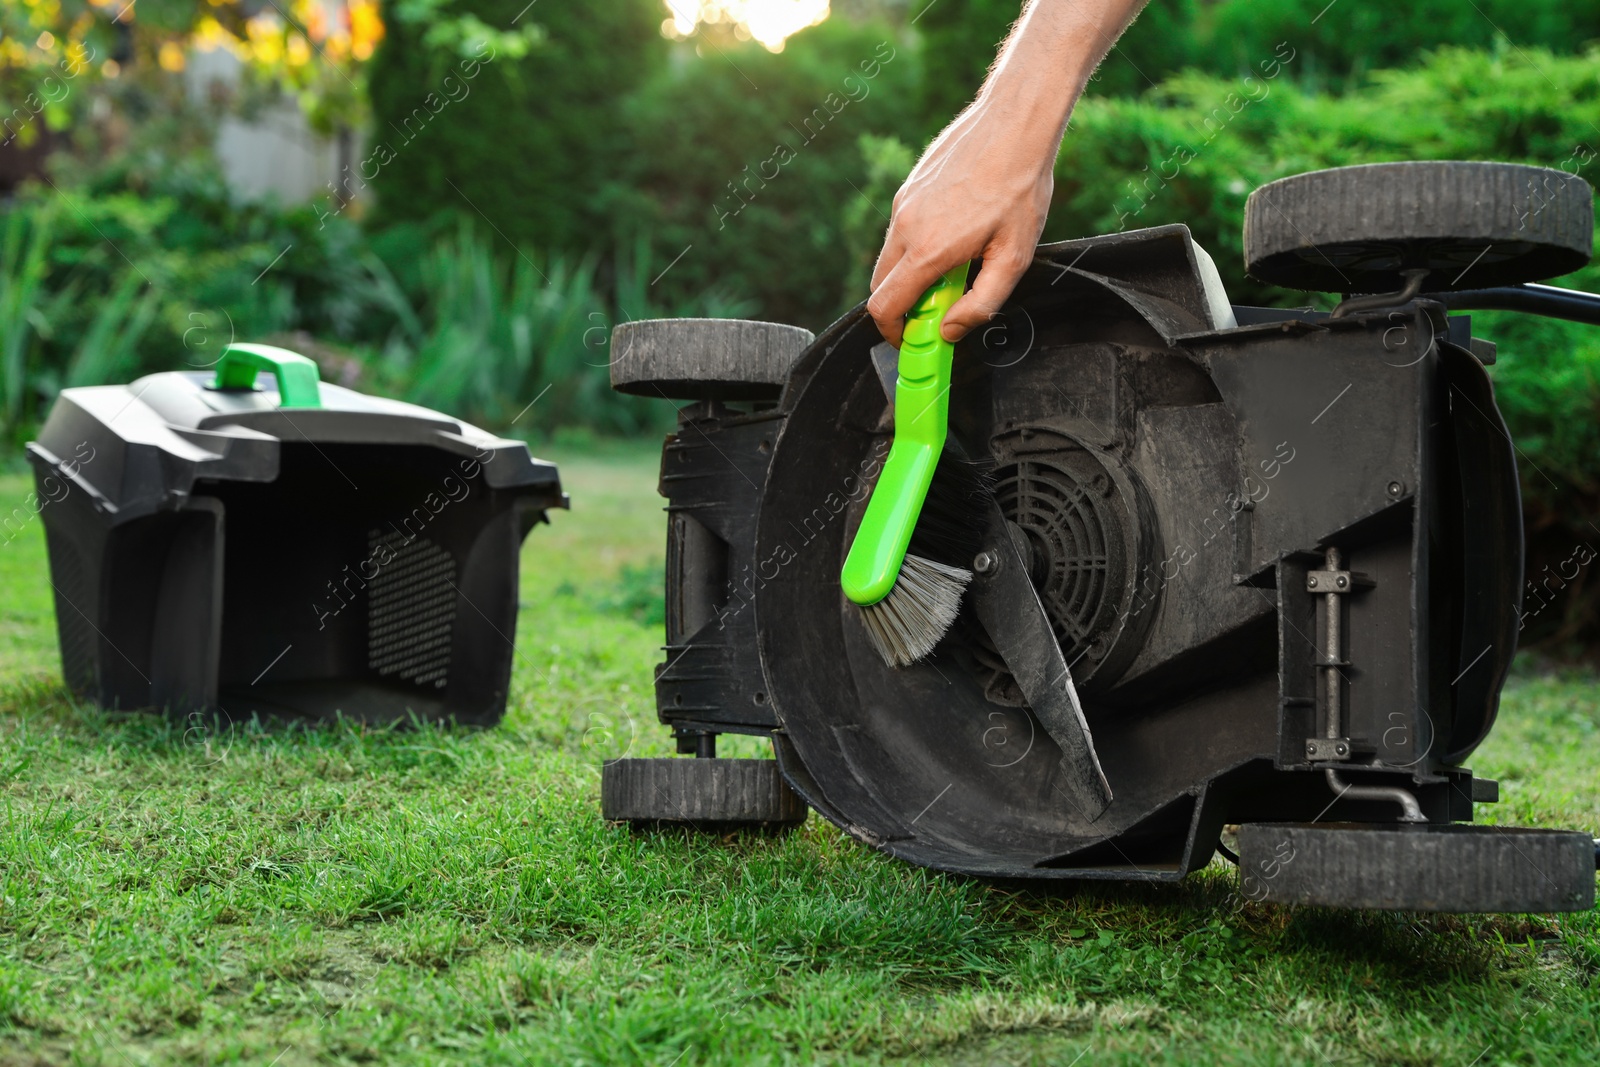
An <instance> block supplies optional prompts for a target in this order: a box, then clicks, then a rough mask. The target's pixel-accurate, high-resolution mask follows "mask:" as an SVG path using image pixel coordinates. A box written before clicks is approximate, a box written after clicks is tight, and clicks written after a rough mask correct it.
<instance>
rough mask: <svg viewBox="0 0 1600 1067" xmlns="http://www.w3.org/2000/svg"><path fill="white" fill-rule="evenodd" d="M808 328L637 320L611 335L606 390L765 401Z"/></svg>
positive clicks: (772, 396) (779, 384) (807, 337)
mask: <svg viewBox="0 0 1600 1067" xmlns="http://www.w3.org/2000/svg"><path fill="white" fill-rule="evenodd" d="M812 339H813V338H812V333H811V331H810V330H804V329H801V328H800V327H798V326H785V325H782V324H780V323H776V322H756V321H754V320H751V319H643V320H641V321H639V322H625V323H623V324H622V325H620V326H618V327H617V328H616V329H615V330H613V331H612V332H611V388H613V389H615V390H617V391H618V392H620V393H634V394H636V395H638V396H654V397H665V398H667V399H671V400H755V401H772V400H776V399H777V398H778V395H779V394H780V393H781V392H782V391H783V383H784V382H785V381H787V380H788V377H789V368H790V367H792V366H793V365H794V361H795V359H796V358H797V357H799V355H800V353H801V352H804V351H805V350H806V347H807V346H808V345H810V344H811V341H812Z"/></svg>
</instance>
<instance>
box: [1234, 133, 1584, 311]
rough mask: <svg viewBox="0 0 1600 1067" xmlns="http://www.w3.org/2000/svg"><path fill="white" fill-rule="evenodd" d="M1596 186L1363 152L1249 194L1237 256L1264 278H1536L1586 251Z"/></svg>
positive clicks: (1366, 281)
mask: <svg viewBox="0 0 1600 1067" xmlns="http://www.w3.org/2000/svg"><path fill="white" fill-rule="evenodd" d="M1593 240H1594V193H1593V190H1592V189H1591V188H1590V187H1589V183H1588V182H1586V181H1584V180H1583V179H1582V178H1579V177H1576V176H1575V175H1572V174H1568V173H1567V172H1566V171H1564V170H1555V169H1552V168H1549V167H1530V166H1525V165H1523V164H1520V163H1468V162H1449V161H1446V162H1426V163H1372V164H1367V165H1364V166H1358V167H1336V168H1334V169H1332V170H1318V171H1312V172H1310V173H1307V174H1297V175H1294V176H1293V177H1289V178H1281V179H1279V180H1278V181H1275V182H1271V183H1269V184H1267V185H1263V186H1262V187H1261V188H1259V189H1257V190H1256V191H1255V192H1253V193H1251V194H1250V199H1249V200H1248V201H1247V202H1246V203H1245V213H1244V258H1245V267H1246V269H1247V270H1248V271H1249V272H1250V274H1251V276H1253V277H1255V278H1257V279H1259V280H1261V281H1263V282H1267V283H1268V284H1270V285H1281V286H1283V287H1285V288H1288V289H1306V290H1312V291H1317V292H1330V293H1347V294H1348V293H1388V292H1394V291H1396V290H1399V289H1401V288H1403V287H1404V285H1405V283H1406V278H1405V276H1404V273H1403V272H1405V271H1408V270H1417V269H1423V270H1427V271H1428V272H1429V273H1428V276H1427V277H1426V278H1425V279H1424V281H1423V289H1424V290H1426V291H1429V292H1442V291H1449V290H1453V289H1483V288H1487V287H1491V286H1500V285H1517V284H1520V283H1523V282H1535V281H1541V280H1543V279H1546V278H1554V277H1556V276H1558V275H1562V274H1567V273H1569V272H1571V271H1574V270H1577V269H1578V268H1579V267H1582V266H1583V265H1584V264H1586V263H1588V262H1589V253H1590V250H1591V246H1592V244H1593Z"/></svg>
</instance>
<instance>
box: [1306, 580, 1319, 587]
mask: <svg viewBox="0 0 1600 1067" xmlns="http://www.w3.org/2000/svg"><path fill="white" fill-rule="evenodd" d="M1306 585H1308V586H1310V587H1311V588H1312V589H1315V588H1316V587H1317V580H1316V579H1315V578H1311V579H1308V580H1307V581H1306Z"/></svg>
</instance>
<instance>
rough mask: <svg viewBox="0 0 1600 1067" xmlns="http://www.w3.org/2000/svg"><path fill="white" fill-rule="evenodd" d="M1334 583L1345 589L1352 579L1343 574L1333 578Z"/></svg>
mask: <svg viewBox="0 0 1600 1067" xmlns="http://www.w3.org/2000/svg"><path fill="white" fill-rule="evenodd" d="M1333 584H1334V585H1337V586H1338V587H1339V588H1340V589H1343V588H1344V587H1345V586H1347V585H1349V584H1350V579H1348V578H1346V577H1345V576H1344V575H1342V574H1341V575H1339V577H1337V578H1335V579H1334V580H1333Z"/></svg>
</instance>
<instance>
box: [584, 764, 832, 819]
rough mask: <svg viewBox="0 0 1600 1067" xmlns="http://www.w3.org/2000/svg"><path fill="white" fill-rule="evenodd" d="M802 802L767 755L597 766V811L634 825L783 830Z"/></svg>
mask: <svg viewBox="0 0 1600 1067" xmlns="http://www.w3.org/2000/svg"><path fill="white" fill-rule="evenodd" d="M807 811H808V809H807V807H806V802H805V801H804V800H801V799H800V797H799V795H798V794H796V793H795V792H794V790H792V789H790V788H789V785H788V783H787V782H785V781H784V780H783V775H782V774H780V773H778V764H777V761H776V760H769V759H700V758H695V757H690V758H683V759H671V758H668V759H619V760H612V761H611V762H609V763H607V764H605V765H604V766H603V767H602V768H601V770H600V813H601V815H602V816H604V817H605V818H606V819H608V820H610V821H612V822H627V823H632V824H633V825H634V826H636V827H650V826H671V825H680V826H691V827H696V828H700V829H708V830H724V829H741V828H751V829H769V830H783V829H788V828H790V827H795V826H799V825H800V824H801V823H803V822H805V821H806V814H807Z"/></svg>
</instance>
